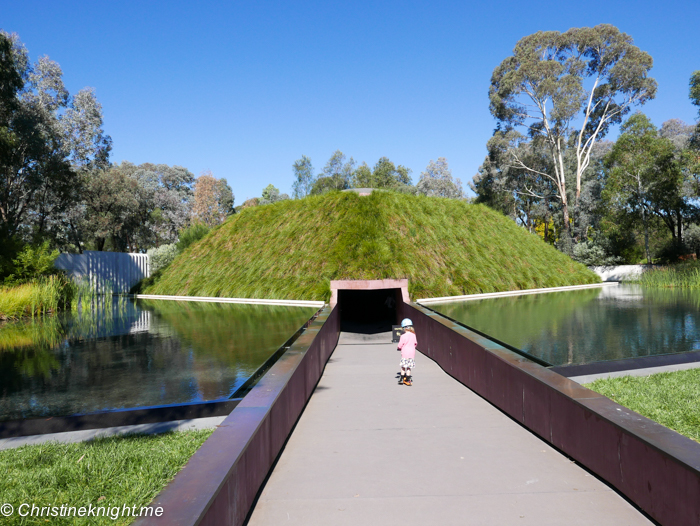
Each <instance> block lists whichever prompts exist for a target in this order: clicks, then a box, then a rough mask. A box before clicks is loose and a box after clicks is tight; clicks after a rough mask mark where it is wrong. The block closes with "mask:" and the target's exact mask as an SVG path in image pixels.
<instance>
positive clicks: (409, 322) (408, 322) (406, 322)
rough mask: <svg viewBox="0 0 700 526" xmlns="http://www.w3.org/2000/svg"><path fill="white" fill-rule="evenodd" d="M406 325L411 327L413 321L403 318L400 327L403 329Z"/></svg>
mask: <svg viewBox="0 0 700 526" xmlns="http://www.w3.org/2000/svg"><path fill="white" fill-rule="evenodd" d="M406 327H413V322H412V321H411V320H410V319H409V318H404V320H403V321H402V322H401V328H402V329H405V328H406Z"/></svg>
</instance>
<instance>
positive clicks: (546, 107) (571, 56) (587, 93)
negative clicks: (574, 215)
mask: <svg viewBox="0 0 700 526" xmlns="http://www.w3.org/2000/svg"><path fill="white" fill-rule="evenodd" d="M652 63H653V61H652V58H651V56H650V55H649V54H647V53H645V52H643V51H641V50H640V49H639V48H638V47H636V46H635V45H634V44H633V40H632V38H631V37H630V36H629V35H627V34H625V33H622V32H620V31H619V30H618V29H617V28H616V27H614V26H612V25H609V24H600V25H597V26H595V27H592V28H588V27H584V28H572V29H570V30H568V31H566V32H564V33H561V32H558V31H546V32H543V31H540V32H538V33H535V34H532V35H529V36H527V37H525V38H523V39H521V40H520V41H519V42H518V43H517V44H516V46H515V49H514V50H513V55H512V56H510V57H508V58H506V59H505V60H503V62H501V64H500V65H499V66H498V67H496V69H495V70H494V72H493V75H492V77H491V86H490V88H489V99H490V111H491V113H492V114H493V115H494V117H495V118H496V119H497V120H498V126H499V129H502V130H504V131H507V132H511V131H512V132H514V133H517V134H519V135H520V138H518V139H517V140H516V143H520V142H522V141H525V140H527V141H531V142H532V143H533V144H534V145H535V147H537V148H544V149H546V151H547V154H548V156H549V158H550V160H551V163H550V164H551V169H549V170H546V171H542V170H539V169H538V168H536V167H534V166H532V165H530V164H528V162H527V160H526V159H525V158H523V157H522V155H521V153H520V150H519V149H518V148H517V147H513V148H510V149H509V151H508V154H509V163H510V165H511V166H513V167H516V168H519V169H521V170H523V171H524V172H525V173H526V174H529V175H531V176H533V177H534V176H537V177H540V178H546V179H549V180H550V181H551V182H552V183H553V185H554V186H555V188H556V190H557V198H558V200H559V201H560V202H561V208H562V215H563V218H562V221H563V229H564V231H565V232H566V234H567V236H570V234H571V223H570V219H571V212H570V196H569V186H568V185H569V184H570V183H571V184H573V186H574V188H573V192H572V193H573V199H574V210H575V209H576V207H577V206H578V201H579V198H580V195H581V185H582V177H583V174H584V172H585V170H586V168H587V167H588V166H589V164H590V162H591V152H592V150H593V147H594V145H595V143H596V141H598V140H600V139H601V138H602V137H604V136H605V135H606V133H607V132H608V131H609V129H610V127H611V126H612V125H614V124H618V123H620V122H621V120H622V118H623V116H624V115H625V114H627V113H628V112H629V111H630V109H631V108H633V107H634V106H636V105H641V104H644V103H645V102H646V101H648V100H650V99H651V98H653V97H654V96H655V94H656V81H655V80H654V79H652V78H650V77H648V72H649V70H650V69H651V67H652ZM568 150H573V152H574V159H575V163H574V166H573V169H568V168H567V166H566V162H565V157H566V153H567V151H568ZM529 191H531V193H532V194H533V196H538V194H536V192H535V191H534V190H532V189H531V188H530V190H529Z"/></svg>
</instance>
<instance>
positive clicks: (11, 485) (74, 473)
mask: <svg viewBox="0 0 700 526" xmlns="http://www.w3.org/2000/svg"><path fill="white" fill-rule="evenodd" d="M212 431H213V430H203V431H187V432H179V433H165V434H162V435H130V436H123V437H109V438H101V439H96V440H94V441H91V442H81V443H77V444H59V443H56V442H51V443H47V444H41V445H35V446H23V447H20V448H17V449H8V450H4V451H0V473H2V477H0V505H2V504H5V503H7V504H11V505H12V506H13V507H14V514H13V515H12V516H11V517H9V518H5V517H3V518H2V521H1V522H2V524H3V525H20V524H21V525H29V524H46V523H47V522H50V524H90V525H92V524H129V523H131V522H132V520H133V519H132V518H130V517H122V516H120V517H119V518H118V519H117V520H113V519H112V517H110V516H106V517H98V518H96V517H89V518H87V517H85V518H79V517H78V518H74V517H70V518H68V517H63V518H61V517H60V516H59V517H50V518H48V520H47V517H46V515H44V517H20V516H19V515H18V511H19V507H20V505H21V504H22V503H28V504H29V506H30V509H31V505H32V504H35V505H36V506H38V507H41V506H57V507H58V508H59V513H60V506H61V505H62V504H65V505H66V506H75V507H78V508H79V507H81V506H85V507H88V506H89V505H90V504H92V505H93V506H94V507H100V506H102V507H105V508H114V507H116V506H119V508H120V511H121V509H122V507H123V506H125V505H126V506H128V507H132V506H136V510H137V511H138V510H139V509H140V507H141V506H146V505H148V503H150V502H151V501H152V500H153V498H154V497H155V496H156V495H157V494H158V492H159V491H160V490H161V489H162V488H163V487H164V486H165V485H166V484H167V483H168V482H169V481H170V480H172V478H173V477H174V476H175V474H176V473H177V472H178V471H180V469H181V468H182V467H183V466H184V465H185V464H186V463H187V461H188V460H189V458H190V457H191V456H192V455H193V454H194V452H195V451H197V449H198V448H199V447H200V446H201V445H202V443H204V441H205V440H206V439H207V438H208V437H209V435H211V433H212ZM3 511H4V510H3ZM105 513H106V514H109V513H110V512H109V511H106V512H105ZM114 513H116V512H113V514H114ZM163 516H167V510H164V515H163Z"/></svg>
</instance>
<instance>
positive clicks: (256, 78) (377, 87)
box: [0, 0, 700, 204]
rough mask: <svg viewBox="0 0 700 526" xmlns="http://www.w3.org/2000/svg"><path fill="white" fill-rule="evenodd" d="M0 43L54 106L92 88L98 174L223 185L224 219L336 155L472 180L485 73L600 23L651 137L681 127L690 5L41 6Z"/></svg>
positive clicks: (484, 125)
mask: <svg viewBox="0 0 700 526" xmlns="http://www.w3.org/2000/svg"><path fill="white" fill-rule="evenodd" d="M2 3H3V5H2V7H1V9H0V28H2V29H4V30H5V31H9V32H16V33H18V34H19V36H20V38H21V39H22V41H23V42H24V43H25V45H26V46H27V48H28V50H29V53H30V56H31V58H32V60H36V59H37V58H38V57H39V56H40V55H49V56H50V57H51V58H52V59H54V60H56V61H57V62H58V63H59V64H60V65H61V67H62V69H63V72H64V81H65V83H66V86H67V87H68V89H69V91H70V92H71V93H76V92H77V91H78V90H79V89H81V88H83V87H85V86H92V87H94V88H95V89H96V93H97V97H98V99H99V100H100V102H101V103H102V105H103V108H104V114H105V131H106V132H107V133H108V134H110V135H111V136H112V139H113V141H114V148H113V152H112V161H113V162H120V161H122V160H128V161H131V162H134V163H142V162H153V163H166V164H177V165H181V166H185V167H187V168H189V169H190V170H191V171H192V172H194V173H195V175H199V174H200V173H201V172H202V171H204V170H211V171H212V172H213V174H214V175H215V176H216V177H224V178H226V180H227V181H228V183H229V184H230V185H231V187H232V189H233V192H234V194H235V196H236V204H240V203H242V202H243V201H244V200H245V199H246V198H249V197H254V196H259V195H260V194H261V190H262V188H264V187H265V186H267V185H268V184H269V183H272V184H274V185H275V186H277V187H278V188H280V190H281V191H282V192H291V185H292V182H293V176H292V163H293V162H294V161H295V160H296V159H298V158H300V157H301V155H302V154H304V155H307V156H309V157H310V158H311V160H312V161H313V164H314V167H315V168H316V169H317V170H318V171H320V170H321V168H322V167H323V165H324V164H325V163H326V161H327V160H328V158H329V157H330V156H331V154H332V153H333V152H334V151H335V150H336V149H340V150H342V151H343V152H344V153H345V154H346V155H348V156H352V157H354V158H355V160H357V161H360V162H361V161H366V162H367V163H368V164H369V165H370V166H372V165H374V163H375V162H376V161H377V159H379V157H381V156H387V157H389V159H391V160H392V161H394V162H395V163H396V164H403V165H405V166H408V167H409V168H411V169H412V170H413V174H412V176H413V181H414V183H415V182H416V181H417V180H418V177H419V175H420V172H421V171H422V170H424V169H425V166H426V165H427V164H428V162H429V161H430V160H431V159H437V158H438V157H446V158H447V160H448V162H449V164H450V167H451V168H452V172H453V174H454V175H455V176H456V177H459V178H461V179H462V181H463V182H464V183H465V186H466V182H467V181H469V180H471V177H472V176H473V175H474V174H475V173H476V170H477V168H478V166H479V165H480V164H481V162H482V161H483V158H484V155H485V153H486V152H485V144H486V141H487V140H488V138H489V137H490V135H491V134H492V132H493V128H494V126H495V121H494V120H493V118H492V117H491V115H490V114H489V111H488V98H487V92H488V85H489V80H490V76H491V72H492V71H493V69H494V68H495V67H496V66H497V65H498V64H499V63H500V62H501V61H502V60H503V59H504V58H506V57H507V56H509V55H510V54H511V51H512V49H513V47H514V45H515V43H516V42H517V41H518V40H519V39H520V38H522V37H523V36H525V35H528V34H531V33H534V32H536V31H539V30H559V31H565V30H567V29H569V28H570V27H582V26H593V25H596V24H599V23H610V24H614V25H616V26H617V27H619V28H620V29H621V30H622V31H624V32H626V33H628V34H629V35H631V36H632V37H633V38H634V40H635V44H636V45H637V46H639V47H640V48H641V49H642V50H644V51H647V52H648V53H650V54H651V56H652V57H653V58H654V69H653V70H652V73H651V75H652V76H653V77H654V78H656V79H657V81H658V83H659V91H658V95H657V97H656V99H655V100H654V101H652V102H650V103H648V104H647V105H645V106H644V107H643V111H645V112H646V113H647V114H648V115H649V116H650V117H651V119H652V120H653V121H654V122H655V123H656V124H657V125H661V123H662V122H663V121H665V120H667V119H669V118H673V117H676V118H680V119H683V120H685V121H686V122H693V121H694V120H695V117H696V115H697V109H696V108H695V107H694V106H692V105H691V104H690V101H689V99H688V81H689V79H690V75H691V73H692V72H693V71H695V70H698V69H700V53H699V52H698V49H699V47H698V29H697V28H698V25H699V24H700V2H699V1H697V0H692V1H691V0H683V1H674V0H669V1H667V2H658V1H654V2H650V1H646V0H641V1H639V0H638V1H626V0H625V1H617V0H607V1H598V0H593V1H588V2H580V3H565V2H561V1H557V2H541V1H540V2H538V1H531V2H522V1H520V2H514V1H510V0H506V1H501V2H490V3H489V2H464V1H462V2H448V1H435V0H433V1H430V2H428V1H425V2H424V1H410V0H403V1H391V2H368V1H360V0H356V1H354V2H347V1H345V2H335V1H324V2H311V1H306V2H282V1H279V2H270V1H258V2H207V1H204V2H191V1H187V2H184V1H183V2H180V1H169V2H150V1H143V0H142V1H138V2H132V1H121V2H77V1H69V2H49V1H43V2H38V1H33V0H23V1H22V2H9V1H7V0H4V1H3V2H2Z"/></svg>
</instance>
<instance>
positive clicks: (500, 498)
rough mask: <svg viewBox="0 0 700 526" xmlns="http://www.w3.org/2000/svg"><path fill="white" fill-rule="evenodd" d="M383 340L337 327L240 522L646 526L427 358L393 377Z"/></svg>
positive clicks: (394, 358)
mask: <svg viewBox="0 0 700 526" xmlns="http://www.w3.org/2000/svg"><path fill="white" fill-rule="evenodd" d="M390 340H391V337H390V334H388V333H386V334H381V335H376V336H374V337H367V336H361V335H354V334H348V333H343V334H342V335H341V340H340V342H339V345H338V347H337V348H336V350H335V352H334V353H333V355H332V356H331V359H330V361H329V363H328V365H327V366H326V370H325V372H324V375H323V377H322V378H321V381H320V382H319V385H318V386H317V388H316V391H315V392H314V394H313V396H312V397H311V400H310V401H309V404H308V406H307V407H306V410H305V411H304V413H303V415H302V417H301V419H300V420H299V423H298V424H297V426H296V429H295V430H294V432H293V434H292V436H291V437H290V439H289V442H288V443H287V446H286V448H285V449H284V451H283V452H282V455H281V457H280V459H279V462H278V463H277V466H276V467H275V469H274V471H273V473H272V474H271V476H270V479H269V480H268V482H267V484H266V486H265V487H264V488H263V491H262V494H261V496H260V499H259V501H258V503H257V506H256V507H255V509H254V511H253V514H252V516H251V519H250V521H249V526H260V525H276V526H277V525H280V524H289V525H294V524H297V525H304V526H313V525H319V526H321V525H323V526H327V525H336V524H337V525H352V526H357V525H361V526H369V525H394V524H396V525H402V526H404V525H414V524H415V525H421V526H425V525H432V524H439V525H441V526H446V525H479V526H488V525H493V526H509V525H523V526H525V525H532V526H546V525H552V526H555V525H556V526H561V525H567V526H575V525H591V526H593V525H595V526H606V525H610V526H613V525H614V526H624V525H641V524H647V525H648V524H652V523H651V522H650V521H649V520H647V519H646V518H645V517H644V516H643V515H642V514H641V513H639V512H638V511H637V510H635V509H634V508H633V507H632V506H631V505H630V504H629V503H627V502H626V501H625V500H624V499H623V498H622V497H620V496H619V495H618V494H617V493H615V492H614V491H612V490H611V489H610V488H609V487H607V486H606V485H605V484H603V483H602V482H600V481H599V480H598V479H596V478H595V477H593V476H592V475H590V474H588V473H587V472H586V471H585V470H583V469H582V468H580V467H579V466H578V465H576V464H575V463H573V462H571V461H570V460H568V459H567V458H566V457H564V456H563V455H561V454H559V453H558V452H556V451H555V450H554V449H552V448H551V447H550V446H548V445H547V444H546V443H545V442H543V441H542V440H540V439H539V438H537V437H536V436H535V435H533V434H531V433H530V432H528V431H527V430H525V429H524V428H522V427H521V426H519V425H518V424H516V423H514V422H513V421H511V420H510V419H509V418H508V417H506V416H505V415H503V414H502V413H501V412H500V411H498V410H497V409H495V408H494V407H492V406H491V405H490V404H489V403H487V402H485V401H484V400H482V399H481V398H480V397H478V396H477V395H475V394H474V393H472V392H471V391H470V390H469V389H467V388H466V387H464V386H463V385H461V384H459V383H458V382H457V381H455V380H453V379H452V378H451V377H450V376H448V375H447V374H446V373H445V372H443V371H442V369H440V368H439V367H438V366H437V365H436V364H435V363H434V362H432V361H431V360H430V359H428V358H426V357H424V356H422V355H419V356H417V357H416V362H417V364H416V370H415V375H414V385H413V386H412V387H406V386H399V385H397V379H396V372H397V371H398V362H399V353H398V352H397V351H396V347H395V344H392V343H385V342H389V341H390ZM418 341H419V342H420V335H418Z"/></svg>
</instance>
